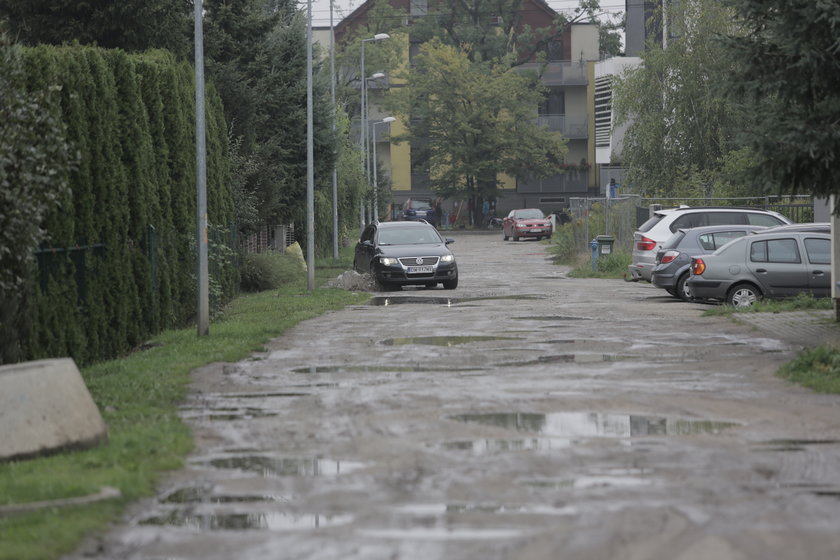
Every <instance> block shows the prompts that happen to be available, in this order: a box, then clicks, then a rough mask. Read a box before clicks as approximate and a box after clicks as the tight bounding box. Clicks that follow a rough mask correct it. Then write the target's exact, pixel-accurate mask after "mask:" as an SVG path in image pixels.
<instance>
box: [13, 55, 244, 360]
mask: <svg viewBox="0 0 840 560" xmlns="http://www.w3.org/2000/svg"><path fill="white" fill-rule="evenodd" d="M24 52H25V68H26V75H27V78H28V84H27V87H28V88H30V89H32V90H39V91H40V90H45V89H49V88H52V89H56V88H60V95H58V96H54V97H55V101H54V103H55V106H53V107H51V108H50V109H51V110H54V111H57V112H59V113H60V114H61V117H62V120H63V121H64V123H65V125H66V130H67V140H68V141H69V142H70V144H71V145H72V146H73V147H74V148H75V149H76V150H77V151H78V152H79V163H78V165H77V167H76V169H75V170H74V171H73V172H72V175H71V177H70V195H69V196H68V197H66V199H65V200H63V201H62V203H61V205H60V206H59V208H58V210H57V211H54V212H52V213H51V214H50V216H49V217H48V219H47V220H46V223H45V229H46V230H47V232H48V234H49V235H48V242H47V243H46V244H45V245H44V246H42V247H40V248H39V249H38V250H37V261H38V268H37V270H34V271H33V278H32V281H31V282H30V283H29V285H28V289H29V293H28V294H27V296H28V297H26V298H22V300H24V301H25V302H26V305H27V306H28V311H29V314H30V315H31V316H32V317H33V321H32V325H31V328H30V330H29V331H28V332H24V333H20V336H21V348H22V350H23V357H24V359H37V358H43V357H55V356H70V357H73V358H74V359H75V360H76V361H77V362H79V363H82V364H84V363H89V362H92V361H96V360H100V359H105V358H109V357H114V356H118V355H120V354H122V353H125V352H127V351H129V350H130V349H131V348H134V347H136V346H137V345H138V344H140V343H142V342H143V341H144V340H146V339H147V338H148V337H149V336H150V335H151V334H153V333H155V332H158V331H160V330H161V329H164V328H169V327H176V326H182V325H184V324H186V323H187V322H188V321H190V320H192V319H193V318H194V315H195V310H196V307H197V306H196V295H195V294H196V288H195V286H196V276H195V274H196V251H195V236H196V212H195V209H196V202H195V201H196V186H195V118H194V115H195V95H194V91H195V89H194V72H193V68H192V67H191V66H190V65H189V64H186V63H183V62H177V61H176V60H175V58H174V57H173V56H172V55H171V54H169V53H168V52H166V51H150V52H147V53H143V54H127V53H125V52H123V51H120V50H104V49H99V48H95V47H83V46H67V47H55V46H38V47H34V48H30V49H25V51H24ZM206 108H207V123H208V125H207V162H208V169H207V199H208V220H209V224H210V226H211V228H212V229H214V230H216V231H219V232H221V234H220V236H219V238H220V239H223V240H224V239H229V238H230V236H226V235H225V232H227V231H230V230H231V228H233V220H234V212H233V198H232V195H231V192H230V188H229V176H228V175H229V163H228V154H227V131H226V124H225V120H224V115H223V111H222V106H221V102H220V100H219V97H218V95H217V93H216V92H215V91H214V89H213V88H212V87H208V88H207V102H206ZM210 251H211V257H210V258H211V261H213V263H214V266H213V269H212V270H211V273H212V278H211V283H212V284H213V285H214V286H215V287H216V292H215V296H216V301H215V303H216V304H221V303H224V302H226V301H227V300H229V299H230V298H231V297H232V296H233V294H234V290H235V286H236V284H237V282H236V280H237V278H238V276H237V274H238V273H237V271H236V270H235V268H234V267H233V265H232V261H231V259H230V258H227V255H229V253H230V251H229V249H227V248H225V247H224V246H221V245H219V244H217V243H213V244H211V247H210Z"/></svg>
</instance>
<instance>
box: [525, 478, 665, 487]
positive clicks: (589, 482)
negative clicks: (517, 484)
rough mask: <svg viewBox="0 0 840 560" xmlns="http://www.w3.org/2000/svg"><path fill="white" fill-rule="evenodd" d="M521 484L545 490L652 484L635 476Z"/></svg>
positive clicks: (527, 481) (648, 480)
mask: <svg viewBox="0 0 840 560" xmlns="http://www.w3.org/2000/svg"><path fill="white" fill-rule="evenodd" d="M521 484H522V485H524V486H532V487H534V488H542V489H546V490H588V489H591V488H609V487H612V488H617V487H621V488H633V487H638V486H650V485H652V484H653V481H652V480H650V479H646V478H639V477H635V476H618V475H611V476H610V475H602V476H598V475H593V476H579V477H576V478H570V479H560V480H553V479H550V480H525V481H522V482H521Z"/></svg>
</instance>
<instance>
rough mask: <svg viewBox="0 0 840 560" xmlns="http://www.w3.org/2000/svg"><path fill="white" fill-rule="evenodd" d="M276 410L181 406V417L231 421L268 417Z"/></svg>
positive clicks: (275, 413) (273, 414) (274, 414)
mask: <svg viewBox="0 0 840 560" xmlns="http://www.w3.org/2000/svg"><path fill="white" fill-rule="evenodd" d="M277 415H278V413H277V412H271V411H268V410H263V409H262V408H244V409H243V408H234V407H220V408H219V407H217V408H182V409H181V417H182V418H185V419H188V420H211V421H232V420H252V419H254V418H270V417H272V416H277Z"/></svg>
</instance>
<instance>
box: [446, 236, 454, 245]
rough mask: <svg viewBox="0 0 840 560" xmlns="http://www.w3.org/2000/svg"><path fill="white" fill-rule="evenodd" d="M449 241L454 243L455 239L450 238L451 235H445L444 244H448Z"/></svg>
mask: <svg viewBox="0 0 840 560" xmlns="http://www.w3.org/2000/svg"><path fill="white" fill-rule="evenodd" d="M450 243H455V240H454V239H452V238H451V237H447V238H446V244H447V245H449V244H450Z"/></svg>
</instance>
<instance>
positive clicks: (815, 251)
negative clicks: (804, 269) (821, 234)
mask: <svg viewBox="0 0 840 560" xmlns="http://www.w3.org/2000/svg"><path fill="white" fill-rule="evenodd" d="M805 252H807V253H808V262H810V263H811V264H831V241H830V240H828V239H821V238H811V237H809V238H806V239H805Z"/></svg>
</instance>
